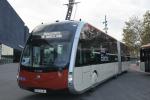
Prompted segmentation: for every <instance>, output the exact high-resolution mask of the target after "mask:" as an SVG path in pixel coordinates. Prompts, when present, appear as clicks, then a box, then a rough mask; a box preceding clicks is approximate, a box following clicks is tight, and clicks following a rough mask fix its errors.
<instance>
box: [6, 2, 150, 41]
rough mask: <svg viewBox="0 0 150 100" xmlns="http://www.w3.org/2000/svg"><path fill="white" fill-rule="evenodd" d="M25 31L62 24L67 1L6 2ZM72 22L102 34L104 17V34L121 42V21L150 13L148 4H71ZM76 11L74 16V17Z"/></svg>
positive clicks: (122, 26)
mask: <svg viewBox="0 0 150 100" xmlns="http://www.w3.org/2000/svg"><path fill="white" fill-rule="evenodd" d="M7 1H8V2H9V3H10V4H11V6H12V7H13V8H14V9H15V10H16V12H17V14H18V15H19V16H20V17H21V19H22V20H23V21H24V22H25V25H26V26H28V27H29V29H30V32H31V31H32V30H33V29H34V28H35V27H36V26H37V25H39V24H41V23H52V22H55V21H56V20H60V21H63V20H65V17H66V13H67V6H65V5H63V4H66V3H68V0H7ZM75 1H76V2H80V3H79V4H78V5H75V6H74V9H73V13H72V20H79V19H80V18H81V19H82V21H85V22H88V23H90V24H91V25H93V26H95V27H96V28H98V29H100V30H102V31H104V30H103V29H104V24H103V21H104V17H105V15H106V16H107V21H108V34H109V35H111V36H113V37H114V38H116V39H117V40H120V41H121V40H122V38H123V36H122V33H123V31H122V30H123V28H124V27H125V21H128V20H129V18H130V17H133V16H137V17H139V19H141V18H142V17H143V14H144V13H145V12H146V11H147V10H150V6H149V4H150V0H75ZM75 11H76V13H75Z"/></svg>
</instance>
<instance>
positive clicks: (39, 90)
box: [34, 89, 47, 93]
mask: <svg viewBox="0 0 150 100" xmlns="http://www.w3.org/2000/svg"><path fill="white" fill-rule="evenodd" d="M34 92H37V93H47V91H46V90H43V89H34Z"/></svg>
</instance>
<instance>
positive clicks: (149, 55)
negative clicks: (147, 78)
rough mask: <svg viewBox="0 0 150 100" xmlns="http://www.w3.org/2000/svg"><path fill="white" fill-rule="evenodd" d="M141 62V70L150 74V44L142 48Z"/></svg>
mask: <svg viewBox="0 0 150 100" xmlns="http://www.w3.org/2000/svg"><path fill="white" fill-rule="evenodd" d="M140 61H141V62H140V68H141V70H142V71H144V72H148V73H150V44H147V45H143V46H142V47H141V50H140Z"/></svg>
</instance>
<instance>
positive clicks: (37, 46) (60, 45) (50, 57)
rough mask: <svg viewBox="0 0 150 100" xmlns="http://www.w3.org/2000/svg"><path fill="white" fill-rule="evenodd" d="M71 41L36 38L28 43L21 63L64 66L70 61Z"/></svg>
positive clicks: (26, 64) (34, 65)
mask: <svg viewBox="0 0 150 100" xmlns="http://www.w3.org/2000/svg"><path fill="white" fill-rule="evenodd" d="M69 55H70V43H69V42H48V41H45V40H40V39H34V40H32V43H29V44H27V45H26V48H25V50H24V54H23V57H22V61H21V64H22V65H24V66H28V67H31V66H32V67H52V66H53V67H64V66H66V65H67V63H68V61H69Z"/></svg>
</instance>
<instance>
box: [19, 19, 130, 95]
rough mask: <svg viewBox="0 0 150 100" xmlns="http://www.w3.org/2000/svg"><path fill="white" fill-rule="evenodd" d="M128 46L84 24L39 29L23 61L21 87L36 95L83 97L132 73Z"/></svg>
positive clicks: (55, 24) (30, 42) (71, 23)
mask: <svg viewBox="0 0 150 100" xmlns="http://www.w3.org/2000/svg"><path fill="white" fill-rule="evenodd" d="M129 64H130V53H129V49H128V47H127V46H125V45H124V44H123V43H121V42H119V41H117V40H115V39H114V38H112V37H111V36H109V35H107V34H105V33H104V32H102V31H100V30H99V29H97V28H95V27H93V26H92V25H90V24H88V23H85V22H82V21H63V22H56V23H52V24H46V25H45V24H42V25H40V26H37V27H36V28H35V29H34V30H33V31H32V33H31V35H30V36H29V38H28V40H27V42H26V45H25V47H24V50H23V53H22V57H21V60H20V67H19V72H18V85H19V86H20V88H22V89H26V90H29V91H32V92H38V93H47V92H49V91H56V90H66V91H69V92H70V93H73V94H80V93H83V92H85V91H87V90H89V89H91V88H94V87H95V86H97V85H98V84H100V83H102V82H104V81H105V80H107V79H109V78H111V77H113V76H116V75H118V74H120V73H122V72H125V71H127V70H128V66H129Z"/></svg>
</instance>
